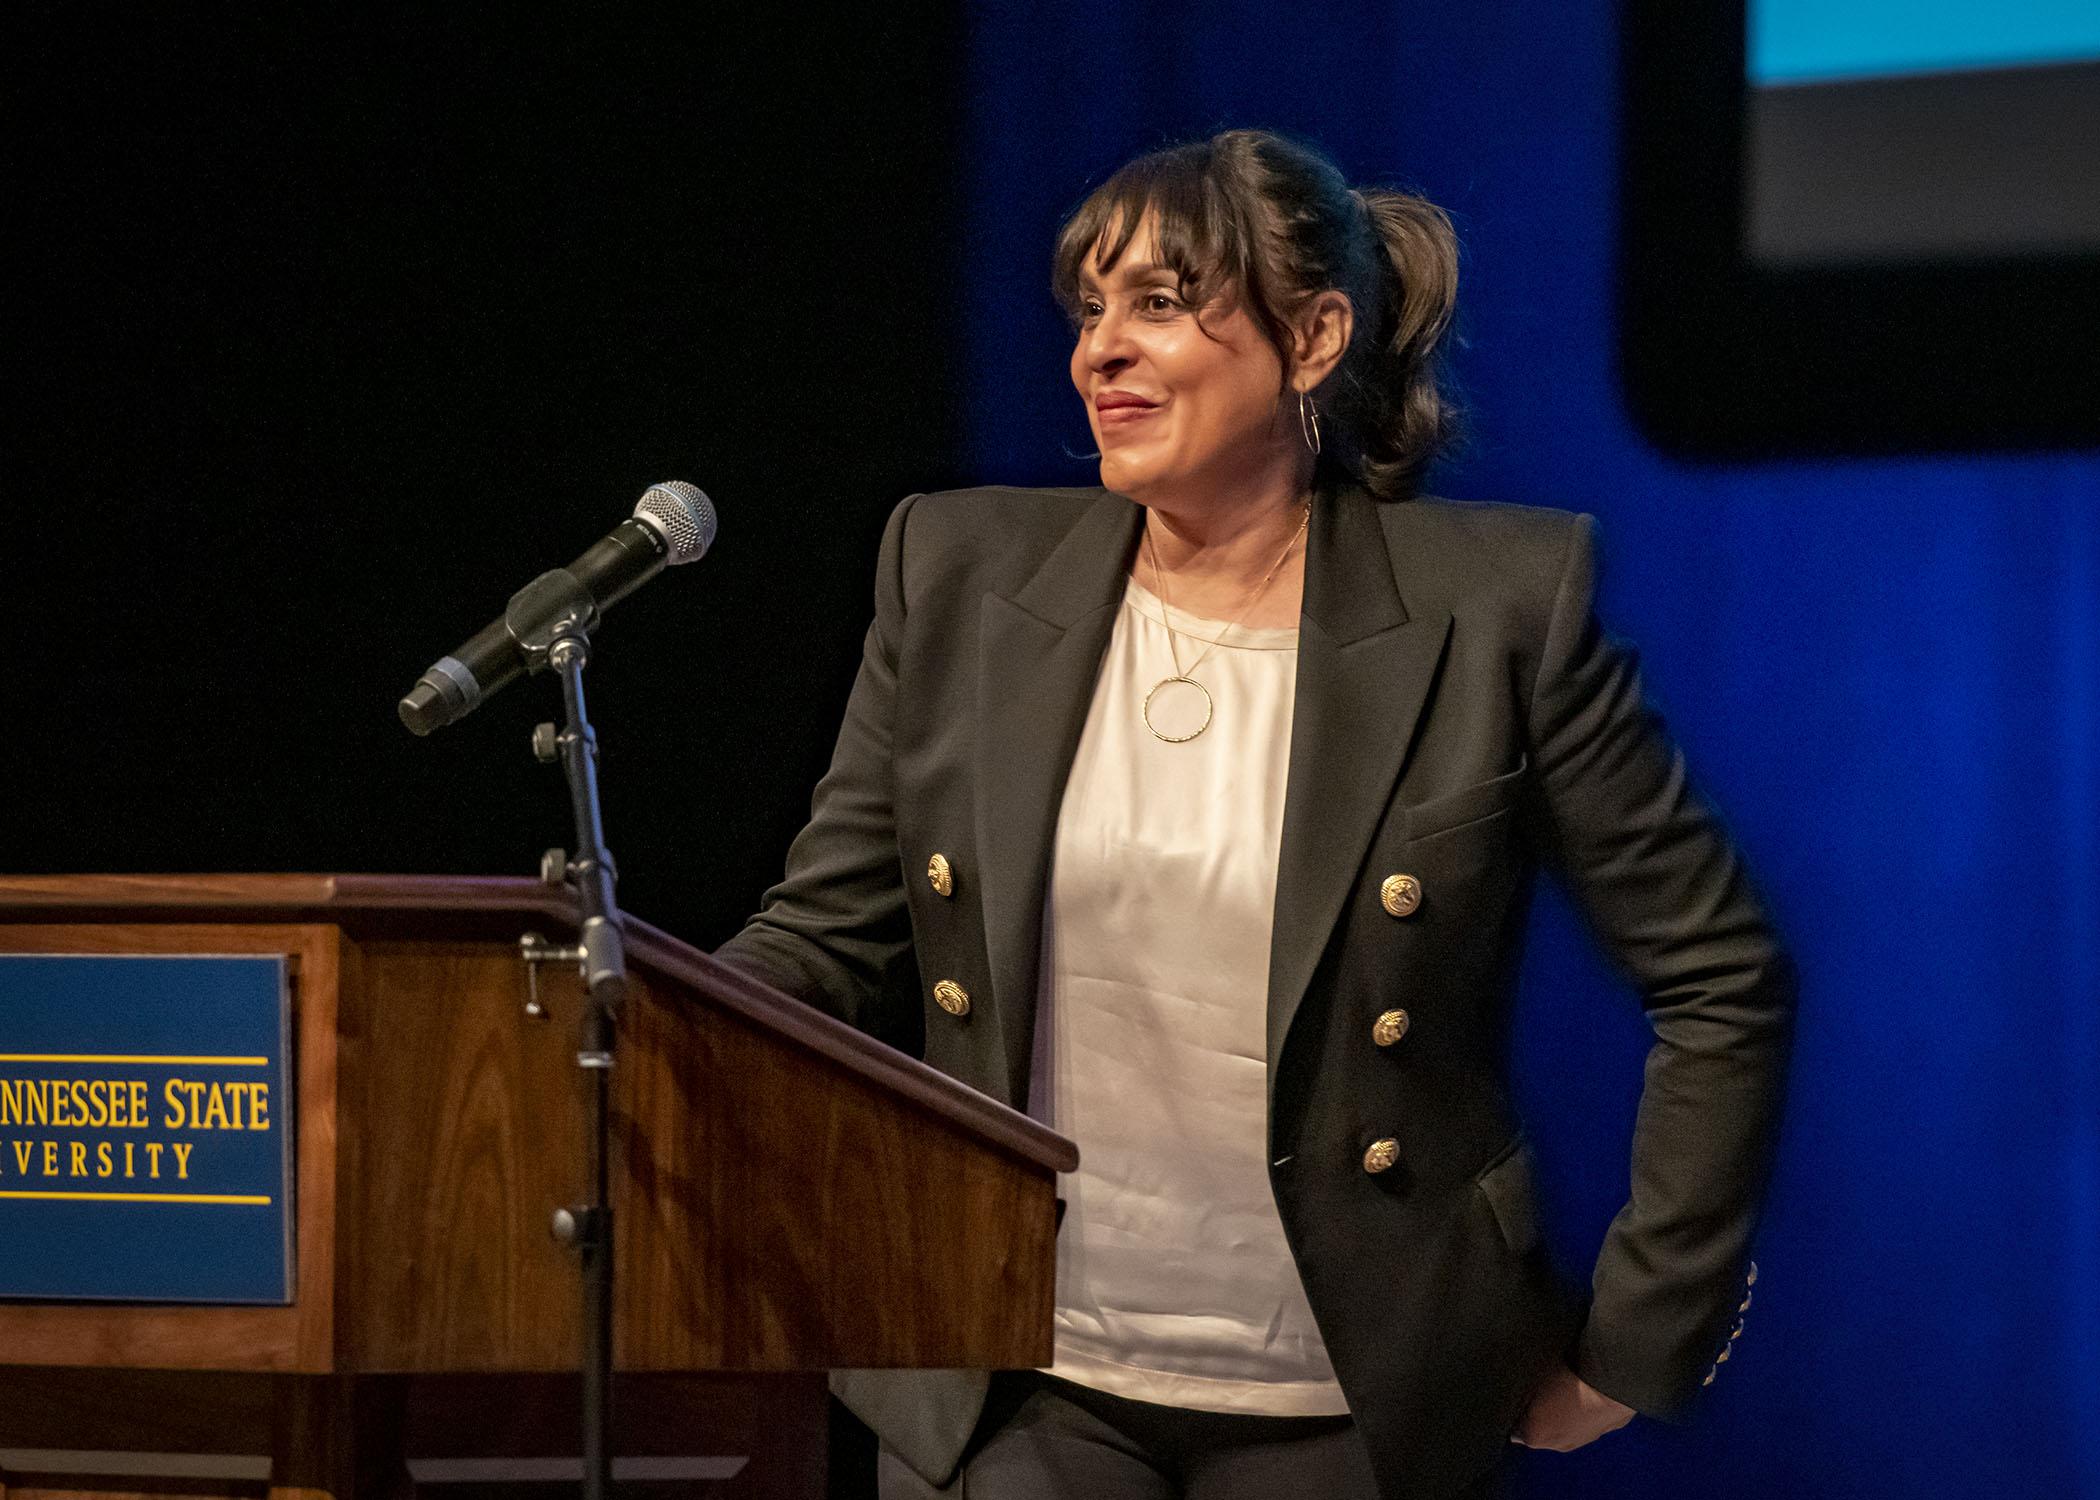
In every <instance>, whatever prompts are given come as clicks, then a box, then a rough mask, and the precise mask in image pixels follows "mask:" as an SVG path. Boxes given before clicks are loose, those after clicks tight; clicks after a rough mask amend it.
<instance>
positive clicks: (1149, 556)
mask: <svg viewBox="0 0 2100 1500" xmlns="http://www.w3.org/2000/svg"><path fill="white" fill-rule="evenodd" d="M1311 524H1312V501H1311V500H1310V499H1307V500H1306V502H1305V510H1304V513H1303V514H1302V515H1300V516H1299V517H1298V526H1297V529H1296V530H1294V531H1292V533H1291V539H1290V540H1289V541H1287V542H1285V543H1284V544H1283V551H1281V552H1280V553H1278V554H1277V555H1276V561H1274V562H1273V563H1270V564H1269V571H1268V572H1266V573H1264V574H1262V575H1261V582H1260V583H1257V584H1256V585H1255V586H1254V592H1253V593H1252V594H1249V595H1248V596H1247V602H1246V603H1245V604H1244V605H1242V606H1241V607H1240V612H1239V613H1238V614H1237V615H1235V616H1234V617H1233V620H1232V623H1231V624H1230V625H1227V626H1226V627H1225V628H1224V630H1222V631H1220V632H1219V634H1218V635H1217V637H1216V638H1215V639H1213V640H1209V641H1205V642H1204V646H1203V649H1202V650H1201V651H1199V652H1197V653H1196V659H1195V660H1194V661H1192V662H1190V663H1189V664H1188V665H1187V666H1186V667H1184V666H1182V664H1181V647H1180V646H1179V645H1178V644H1177V643H1176V640H1175V635H1174V624H1173V610H1174V607H1173V605H1172V604H1171V603H1169V602H1168V600H1167V575H1166V574H1165V573H1163V572H1161V571H1160V566H1159V549H1158V548H1157V547H1155V546H1153V545H1152V527H1151V526H1150V524H1149V523H1148V524H1147V525H1146V527H1145V560H1146V561H1147V562H1149V563H1151V564H1152V585H1153V588H1154V590H1155V591H1156V592H1157V593H1158V594H1159V605H1160V609H1159V619H1160V623H1161V624H1162V625H1165V626H1166V627H1167V652H1168V654H1169V655H1170V656H1172V658H1173V660H1174V675H1173V676H1172V677H1162V678H1160V680H1159V681H1158V682H1156V683H1154V684H1153V685H1152V691H1151V692H1149V693H1147V694H1145V705H1144V708H1143V709H1142V713H1143V716H1144V720H1145V727H1146V728H1147V729H1149V730H1151V731H1152V733H1153V736H1154V737H1155V738H1157V739H1162V740H1165V741H1166V742H1167V743H1168V744H1170V745H1184V744H1187V743H1188V742H1189V741H1190V740H1192V739H1194V738H1195V737H1196V736H1197V735H1199V734H1201V733H1203V731H1204V730H1206V729H1208V728H1210V721H1211V719H1212V717H1213V716H1214V715H1215V713H1216V708H1217V705H1216V703H1215V702H1214V700H1213V699H1212V698H1211V696H1210V689H1209V688H1207V687H1205V686H1204V685H1203V684H1202V683H1200V682H1198V681H1197V680H1196V679H1195V677H1194V676H1192V675H1191V674H1192V673H1194V672H1195V670H1196V668H1198V667H1200V666H1202V665H1203V659H1204V658H1205V657H1207V656H1209V655H1210V653H1211V652H1212V650H1214V649H1215V648H1216V647H1217V645H1218V643H1219V642H1220V641H1222V640H1224V639H1225V637H1226V636H1228V635H1230V634H1232V632H1233V631H1234V630H1236V629H1238V628H1239V623H1240V621H1242V620H1244V619H1246V618H1247V616H1248V615H1250V614H1251V613H1253V611H1254V606H1255V605H1256V604H1258V603H1259V602H1260V601H1261V596H1262V595H1263V594H1265V593H1267V592H1268V590H1269V581H1270V580H1271V579H1273V578H1274V577H1275V576H1276V575H1277V573H1278V572H1279V571H1281V570H1282V568H1283V565H1284V563H1285V561H1286V560H1287V559H1289V557H1290V555H1291V551H1292V549H1293V548H1295V547H1296V546H1297V545H1298V538H1300V537H1301V536H1304V535H1305V528H1306V527H1307V526H1309V525H1311ZM1196 639H1197V640H1203V637H1201V636H1198V637H1196ZM1177 682H1183V683H1187V684H1188V685H1189V686H1190V687H1192V688H1194V689H1195V690H1196V691H1197V692H1199V693H1201V694H1202V695H1203V722H1202V723H1201V724H1198V725H1197V726H1196V727H1195V728H1194V729H1191V730H1190V731H1189V732H1188V733H1187V734H1168V733H1166V732H1165V731H1164V730H1162V729H1161V728H1160V727H1159V726H1158V725H1157V724H1155V723H1153V722H1152V700H1153V699H1154V698H1156V697H1158V696H1159V691H1160V689H1161V688H1164V687H1171V686H1172V685H1173V684H1175V683H1177Z"/></svg>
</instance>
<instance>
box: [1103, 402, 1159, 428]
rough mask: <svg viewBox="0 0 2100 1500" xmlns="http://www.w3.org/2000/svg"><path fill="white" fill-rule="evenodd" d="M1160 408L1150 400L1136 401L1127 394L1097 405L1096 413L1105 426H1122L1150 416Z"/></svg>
mask: <svg viewBox="0 0 2100 1500" xmlns="http://www.w3.org/2000/svg"><path fill="white" fill-rule="evenodd" d="M1158 410H1159V408H1158V407H1157V406H1156V405H1154V404H1153V403H1152V402H1150V401H1136V400H1132V399H1131V398H1129V397H1127V396H1126V397H1123V398H1121V399H1116V398H1113V397H1111V398H1110V399H1109V400H1107V401H1102V402H1099V403H1097V404H1096V405H1095V407H1094V415H1095V417H1096V418H1097V419H1098V420H1099V421H1100V423H1101V425H1102V426H1103V427H1120V426H1124V425H1127V424H1128V423H1131V422H1135V421H1138V420H1139V419H1140V418H1143V417H1149V416H1151V415H1152V414H1153V413H1154V412H1156V411H1158Z"/></svg>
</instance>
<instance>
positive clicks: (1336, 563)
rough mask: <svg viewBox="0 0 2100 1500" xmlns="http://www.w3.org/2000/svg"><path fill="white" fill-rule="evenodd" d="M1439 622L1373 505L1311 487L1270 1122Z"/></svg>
mask: <svg viewBox="0 0 2100 1500" xmlns="http://www.w3.org/2000/svg"><path fill="white" fill-rule="evenodd" d="M1450 627H1451V616H1450V614H1449V612H1448V611H1442V610H1438V611H1424V612H1422V613H1419V614H1415V615H1410V614H1409V613H1408V610H1407V607H1406V605H1405V604H1404V603H1403V602H1402V601H1401V598H1400V590H1399V587H1398V585H1397V584H1396V583H1395V582H1394V578H1393V561H1392V556H1391V552H1390V549H1389V548H1388V546H1387V543H1386V536H1385V529H1384V527H1383V526H1382V525H1381V523H1380V521H1379V515H1378V502H1376V501H1374V500H1372V499H1371V498H1370V497H1369V496H1367V495H1365V494H1364V493H1363V492H1362V491H1361V490H1358V489H1356V488H1354V487H1353V486H1346V487H1343V488H1341V489H1340V490H1338V491H1337V490H1329V491H1326V492H1324V493H1322V494H1321V495H1320V497H1319V499H1318V501H1317V502H1316V510H1315V512H1314V516H1313V524H1312V527H1311V530H1310V532H1309V534H1308V537H1307V541H1306V559H1305V606H1304V610H1303V614H1302V618H1301V619H1300V622H1299V631H1298V685H1297V691H1296V694H1295V697H1294V706H1293V709H1292V720H1291V761H1290V785H1289V788H1288V789H1287V791H1286V792H1285V794H1284V804H1283V844H1282V849H1281V851H1280V854H1279V856H1278V860H1277V877H1276V917H1275V928H1274V934H1273V937H1272V940H1271V944H1270V950H1269V1016H1268V1054H1269V1107H1270V1117H1271V1119H1272V1121H1273V1119H1274V1116H1275V1104H1276V1076H1277V1072H1278V1067H1279V1064H1280V1062H1281V1060H1282V1057H1283V1047H1284V1042H1285V1039H1286V1038H1287V1037H1288V1036H1289V1034H1290V1029H1291V1021H1292V1019H1293V1018H1294V1017H1295V1016H1296V1015H1297V1013H1298V1007H1299V1005H1300V1003H1301V1002H1302V1001H1303V1000H1304V998H1305V991H1306V986H1307V985H1308V984H1310V983H1311V981H1312V976H1313V971H1314V970H1315V969H1317V968H1318V967H1319V962H1320V955H1321V954H1322V953H1324V952H1325V951H1326V948H1327V941H1328V938H1329V937H1330V935H1331V934H1332V933H1333V931H1334V926H1335V923H1336V922H1337V921H1338V920H1339V919H1340V917H1341V914H1342V908H1343V906H1344V904H1345V903H1346V902H1347V901H1348V899H1349V895H1350V892H1351V891H1353V890H1354V889H1355V887H1356V883H1357V880H1358V878H1359V870H1360V867H1361V865H1362V863H1363V860H1364V855H1365V851H1366V850H1367V849H1368V848H1369V847H1370V842H1371V837H1372V835H1373V834H1374V833H1375V832H1376V831H1377V828H1378V824H1379V821H1380V819H1381V818H1383V817H1384V816H1385V811H1386V807H1387V805H1388V804H1389V802H1390V801H1391V799H1392V795H1393V787H1394V785H1395V784H1396V783H1397V781H1398V780H1399V776H1400V769H1401V766H1402V765H1403V764H1404V763H1405V761H1406V759H1407V753H1408V748H1409V746H1410V745H1411V744H1412V743H1413V740H1414V730H1415V721H1416V719H1417V718H1418V717H1419V716H1420V714H1421V711H1422V705H1423V703H1424V702H1425V701H1426V700H1427V698H1428V694H1429V689H1430V685H1431V683H1432V682H1433V681H1434V680H1435V677H1436V671H1437V666H1438V664H1439V663H1440V662H1441V661H1442V660H1443V653H1444V642H1445V639H1446V638H1447V636H1448V635H1449V634H1450Z"/></svg>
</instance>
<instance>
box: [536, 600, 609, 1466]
mask: <svg viewBox="0 0 2100 1500" xmlns="http://www.w3.org/2000/svg"><path fill="white" fill-rule="evenodd" d="M591 617H592V611H591V610H590V609H589V608H588V606H585V607H583V608H579V609H574V610H569V611H565V612H564V613H563V614H562V616H561V617H560V618H558V619H556V620H555V621H554V622H553V623H552V624H551V625H549V626H547V627H545V629H544V631H535V632H533V636H532V637H528V638H526V639H522V640H521V641H520V643H519V644H520V645H521V646H523V647H524V648H525V650H526V652H527V654H528V656H531V655H537V654H538V652H539V651H540V649H541V642H542V641H544V642H545V643H546V644H545V646H544V649H545V652H546V657H545V660H546V664H547V665H548V666H550V667H552V668H553V669H554V670H555V672H557V673H558V674H560V677H561V696H562V706H563V708H564V709H565V710H566V712H567V723H566V725H565V726H564V727H563V729H562V731H561V733H560V735H559V736H556V735H554V734H553V733H552V731H553V728H554V726H553V725H552V724H542V725H540V726H539V727H538V728H537V729H536V730H535V731H534V733H533V749H534V753H535V754H537V755H538V756H539V758H540V759H541V760H554V759H557V758H558V759H559V760H560V761H561V764H562V770H563V771H564V772H565V773H566V775H567V779H568V783H569V803H570V806H571V807H572V808H573V809H574V811H575V816H576V854H575V857H574V859H573V860H571V861H569V862H568V864H567V873H568V874H569V876H570V877H571V878H572V879H573V880H574V881H575V883H576V892H577V898H578V904H579V905H580V906H581V908H582V913H583V934H582V935H583V943H582V947H581V951H580V956H581V958H582V960H583V975H584V983H585V985H586V987H587V988H588V989H589V991H590V995H589V1000H588V1002H587V1004H586V1005H585V1007H584V1018H583V1036H582V1039H581V1042H580V1044H579V1046H578V1047H577V1051H576V1066H577V1067H579V1068H581V1069H583V1071H584V1074H585V1076H586V1078H587V1079H588V1087H589V1093H590V1110H591V1118H590V1126H589V1131H588V1135H589V1143H588V1145H587V1146H586V1148H585V1163H586V1170H585V1179H586V1191H587V1193H588V1197H587V1198H586V1199H585V1201H584V1202H583V1203H581V1204H579V1205H577V1206H575V1207H573V1208H567V1209H560V1210H557V1211H556V1213H555V1215H554V1232H555V1234H556V1236H557V1237H559V1238H561V1239H563V1240H566V1241H568V1242H569V1243H570V1244H572V1245H574V1246H575V1247H576V1249H577V1251H578V1252H579V1253H580V1255H581V1257H582V1261H583V1493H584V1496H585V1500H609V1496H610V1493H611V1486H612V1340H613V1215H612V1201H611V1195H610V1191H609V1181H610V1176H611V1173H610V1168H609V1161H610V1149H609V1147H610V1114H611V1102H612V1100H611V1095H612V1066H613V1032H614V1028H615V1025H616V1023H617V1021H618V1018H619V1011H620V1003H621V1001H622V1000H623V999H624V998H625V996H626V990H627V958H626V953H625V950H624V948H623V945H622V944H621V941H620V910H619V907H618V905H617V904H616V903H615V901H614V899H613V883H614V880H615V878H616V875H615V871H614V869H613V862H612V856H611V855H610V854H608V853H607V852H606V849H605V828H604V821H603V818H602V817H601V815H600V813H599V809H598V737H597V735H596V734H595V733H594V732H593V731H592V729H591V724H590V719H589V717H588V716H587V714H586V713H585V711H584V702H583V669H584V666H585V664H586V663H588V662H589V660H590V654H591V648H590V638H589V636H588V635H587V634H586V632H585V626H586V624H587V622H588V621H589V620H590V619H591ZM549 741H552V743H551V744H550V743H549ZM547 873H551V874H559V873H561V872H547Z"/></svg>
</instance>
